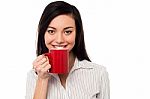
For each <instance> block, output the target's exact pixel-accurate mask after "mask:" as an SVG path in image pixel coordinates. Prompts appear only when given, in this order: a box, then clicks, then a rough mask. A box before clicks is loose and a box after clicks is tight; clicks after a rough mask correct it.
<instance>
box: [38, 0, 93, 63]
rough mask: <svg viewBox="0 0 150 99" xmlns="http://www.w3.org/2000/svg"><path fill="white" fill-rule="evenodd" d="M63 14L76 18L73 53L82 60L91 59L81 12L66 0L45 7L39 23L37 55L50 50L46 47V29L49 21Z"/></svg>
mask: <svg viewBox="0 0 150 99" xmlns="http://www.w3.org/2000/svg"><path fill="white" fill-rule="evenodd" d="M62 14H67V15H71V16H72V17H73V18H74V20H75V25H76V39H75V45H74V47H73V49H72V51H73V53H74V54H75V55H76V57H77V58H78V59H79V60H80V61H81V60H84V59H86V60H88V61H91V60H90V59H89V57H88V55H87V52H86V49H85V43H84V31H83V26H82V20H81V16H80V12H79V11H78V9H77V8H76V7H75V6H73V5H70V4H69V3H67V2H64V1H55V2H51V3H50V4H48V5H47V6H46V7H45V9H44V11H43V13H42V16H41V19H40V21H39V25H38V41H37V50H36V54H37V56H38V55H41V54H43V53H46V52H48V48H47V47H46V45H45V40H44V35H45V31H46V30H47V27H48V25H49V23H50V22H51V21H52V20H53V19H54V18H55V17H56V16H58V15H62Z"/></svg>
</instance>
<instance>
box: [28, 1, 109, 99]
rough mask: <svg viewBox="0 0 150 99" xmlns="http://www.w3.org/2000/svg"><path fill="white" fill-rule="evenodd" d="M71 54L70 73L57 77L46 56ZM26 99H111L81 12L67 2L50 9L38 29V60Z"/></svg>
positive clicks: (53, 4) (106, 80)
mask: <svg viewBox="0 0 150 99" xmlns="http://www.w3.org/2000/svg"><path fill="white" fill-rule="evenodd" d="M59 47H61V48H66V49H68V50H69V73H67V74H53V73H49V72H48V70H49V69H50V68H51V65H50V64H49V60H48V58H47V57H46V56H44V53H47V52H48V51H49V50H50V49H52V48H59ZM26 99H109V79H108V73H107V71H106V69H105V67H103V66H100V65H97V64H95V63H92V62H91V60H90V59H89V57H88V55H87V52H86V49H85V43H84V32H83V26H82V20H81V17H80V13H79V11H78V9H77V8H76V7H75V6H73V5H70V4H68V3H66V2H64V1H55V2H52V3H50V4H49V5H47V6H46V8H45V9H44V11H43V14H42V16H41V19H40V22H39V25H38V42H37V58H36V59H35V60H34V62H33V70H31V71H30V72H29V73H28V75H27V86H26Z"/></svg>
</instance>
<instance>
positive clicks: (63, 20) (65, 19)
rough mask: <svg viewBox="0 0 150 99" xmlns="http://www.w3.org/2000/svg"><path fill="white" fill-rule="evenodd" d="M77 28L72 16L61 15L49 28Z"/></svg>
mask: <svg viewBox="0 0 150 99" xmlns="http://www.w3.org/2000/svg"><path fill="white" fill-rule="evenodd" d="M68 25H69V26H73V27H74V26H75V20H74V18H73V17H72V16H71V15H59V16H57V17H55V18H54V19H53V20H52V21H51V22H50V24H49V26H68Z"/></svg>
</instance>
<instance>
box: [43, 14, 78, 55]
mask: <svg viewBox="0 0 150 99" xmlns="http://www.w3.org/2000/svg"><path fill="white" fill-rule="evenodd" d="M75 36H76V27H75V21H74V19H73V18H72V16H71V15H59V16H57V17H56V18H54V19H53V20H52V21H51V23H50V24H49V26H48V28H47V30H46V32H45V36H44V37H45V44H46V47H47V48H48V49H51V48H58V47H59V48H61V47H62V48H66V49H68V50H69V52H71V50H72V48H73V47H74V45H75Z"/></svg>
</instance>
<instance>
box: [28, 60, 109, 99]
mask: <svg viewBox="0 0 150 99" xmlns="http://www.w3.org/2000/svg"><path fill="white" fill-rule="evenodd" d="M51 75H52V78H51V79H50V80H49V86H48V87H49V88H48V94H47V99H110V97H109V79H108V73H107V71H106V69H105V67H103V66H101V65H97V64H94V63H91V62H88V61H86V60H83V61H78V59H76V61H75V64H74V67H73V68H72V70H71V71H70V74H69V75H68V78H67V80H66V89H64V87H63V86H62V85H61V83H60V79H59V77H58V75H57V74H51ZM36 80H37V75H36V74H35V72H34V70H31V71H30V72H28V75H27V85H26V99H33V94H34V89H35V85H36Z"/></svg>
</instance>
